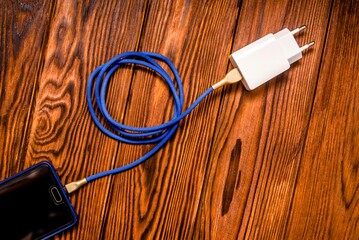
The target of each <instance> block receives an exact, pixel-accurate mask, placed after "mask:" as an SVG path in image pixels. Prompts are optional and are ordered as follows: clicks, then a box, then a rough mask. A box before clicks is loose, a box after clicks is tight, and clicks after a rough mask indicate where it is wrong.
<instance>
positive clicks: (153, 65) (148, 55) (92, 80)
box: [86, 52, 213, 182]
mask: <svg viewBox="0 0 359 240" xmlns="http://www.w3.org/2000/svg"><path fill="white" fill-rule="evenodd" d="M157 61H161V62H164V63H165V64H167V66H168V67H169V68H170V69H171V72H172V74H173V76H174V79H171V77H170V76H169V74H168V73H167V72H166V71H165V70H164V69H163V68H162V67H161V66H160V65H159V64H158V62H157ZM128 64H130V65H131V64H132V65H140V66H142V67H146V68H148V69H150V70H152V71H154V72H155V73H157V74H159V75H160V76H161V77H162V78H163V79H164V80H165V81H166V83H167V85H168V87H169V89H170V91H171V94H172V96H173V98H174V113H173V116H172V119H171V120H170V121H168V122H165V123H163V124H160V125H157V126H153V127H145V128H140V127H132V126H126V125H124V124H121V123H119V122H117V121H116V120H115V119H113V118H112V117H111V116H110V114H109V113H108V110H107V106H106V94H107V88H108V84H109V82H110V79H111V76H112V74H113V73H114V72H115V71H116V70H117V69H118V68H119V67H120V66H122V65H128ZM175 83H176V84H175ZM176 85H177V88H176ZM86 91H87V92H86V99H87V104H88V108H89V110H90V114H91V117H92V119H93V121H94V122H95V124H96V125H97V127H98V128H99V129H100V130H101V131H102V132H103V133H104V134H106V135H107V136H109V137H111V138H113V139H116V140H118V141H121V142H124V143H129V144H151V143H158V144H157V145H156V146H155V147H154V148H152V149H151V150H150V151H149V152H147V153H146V154H145V155H144V156H142V157H141V158H139V159H137V160H135V161H133V162H132V163H129V164H127V165H125V166H122V167H119V168H115V169H112V170H108V171H104V172H100V173H97V174H94V175H92V176H89V177H87V178H86V181H87V182H90V181H93V180H95V179H98V178H102V177H105V176H108V175H112V174H117V173H121V172H124V171H126V170H129V169H131V168H134V167H136V166H138V165H139V164H141V163H143V162H144V161H146V160H147V159H148V158H150V157H151V156H152V155H154V154H155V153H156V152H157V151H158V150H159V149H160V148H162V147H163V145H165V144H166V142H167V141H168V140H169V139H170V138H171V136H172V135H173V134H174V133H175V132H176V130H177V128H178V123H179V121H180V120H181V119H183V118H184V117H185V116H187V115H188V114H189V113H190V112H191V111H192V110H193V109H194V108H195V107H196V106H197V105H198V104H199V103H200V102H201V101H202V100H203V99H204V98H205V97H206V96H207V95H208V94H210V93H211V92H212V91H213V88H212V87H210V88H209V89H207V90H206V91H205V92H204V93H203V94H202V95H201V96H200V97H199V98H197V100H196V101H194V103H193V104H192V105H191V106H190V107H189V108H188V109H187V110H185V111H184V112H183V113H182V108H183V102H184V93H183V88H182V82H181V79H180V77H179V74H178V72H177V69H176V68H175V66H174V65H173V63H172V62H171V61H170V60H169V59H168V58H166V57H164V56H163V55H161V54H158V53H152V52H126V53H122V54H120V55H118V56H116V57H114V58H112V59H111V60H110V61H108V62H107V63H105V64H103V65H101V66H99V67H97V68H96V69H95V70H94V71H93V72H92V74H91V75H90V77H89V80H88V83H87V90H86ZM93 92H94V93H95V102H93V101H92V94H93ZM94 104H96V105H97V107H98V109H99V111H100V114H101V118H103V119H105V120H106V122H107V123H108V125H109V126H110V129H107V128H106V127H104V125H103V124H102V123H101V122H100V120H99V118H98V117H97V115H96V113H95V109H94Z"/></svg>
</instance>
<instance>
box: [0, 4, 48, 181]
mask: <svg viewBox="0 0 359 240" xmlns="http://www.w3.org/2000/svg"><path fill="white" fill-rule="evenodd" d="M51 8H52V6H51V3H50V2H48V1H38V2H36V4H31V3H24V4H20V3H19V2H11V1H2V4H1V6H0V11H1V16H0V25H1V33H0V55H1V58H0V146H1V147H0V156H1V157H0V180H2V179H4V178H6V177H9V176H11V175H13V174H15V173H16V172H18V171H20V170H22V169H23V161H24V158H25V153H26V145H27V141H28V136H29V131H28V126H29V124H30V123H31V117H30V116H31V112H32V109H33V95H34V92H35V91H36V88H37V79H38V77H39V74H40V73H41V70H42V67H43V61H44V59H43V51H44V48H45V47H46V44H47V35H48V23H49V21H50V18H51V14H52V9H51ZM29 45H32V46H33V47H31V48H29Z"/></svg>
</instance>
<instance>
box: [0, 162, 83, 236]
mask: <svg viewBox="0 0 359 240" xmlns="http://www.w3.org/2000/svg"><path fill="white" fill-rule="evenodd" d="M76 222H77V215H76V212H75V210H74V208H73V206H72V205H71V202H70V200H69V198H68V196H67V192H66V191H65V189H64V188H63V186H62V184H61V182H60V179H59V176H58V175H57V173H56V170H55V168H54V167H53V166H52V164H51V163H50V162H47V161H45V162H40V163H38V164H36V165H34V166H32V167H30V168H28V169H26V170H24V171H22V172H20V173H18V174H16V175H14V176H12V177H10V178H8V179H5V180H4V181H2V182H0V239H14V240H15V239H24V240H28V239H47V238H50V237H52V236H54V235H56V234H58V233H60V232H62V231H64V230H66V229H68V228H70V227H72V226H74V225H75V224H76Z"/></svg>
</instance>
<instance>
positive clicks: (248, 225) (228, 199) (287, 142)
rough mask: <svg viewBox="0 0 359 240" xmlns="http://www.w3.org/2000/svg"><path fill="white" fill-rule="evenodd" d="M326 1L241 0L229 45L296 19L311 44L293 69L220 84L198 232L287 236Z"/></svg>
mask: <svg viewBox="0 0 359 240" xmlns="http://www.w3.org/2000/svg"><path fill="white" fill-rule="evenodd" d="M330 7H331V2H330V1H316V2H313V1H296V2H295V3H294V2H292V1H261V2H258V1H244V2H243V3H242V7H241V12H240V17H239V21H238V26H237V31H236V39H235V44H234V49H239V48H241V47H243V46H245V45H247V44H248V43H250V42H252V41H254V40H256V39H258V38H260V37H262V36H264V35H266V34H268V33H270V32H272V33H275V32H277V31H278V30H280V29H282V28H283V27H288V28H290V29H294V28H295V27H299V26H300V25H301V24H307V25H308V30H306V31H305V32H304V33H303V34H301V35H300V36H298V37H297V39H298V42H299V43H300V44H301V45H302V44H304V43H307V42H309V41H310V40H315V41H316V45H315V48H314V49H313V50H312V51H309V52H308V53H307V54H305V56H304V59H302V60H301V61H300V62H299V63H296V64H294V65H293V66H292V67H291V70H290V71H288V72H286V73H285V74H283V75H281V76H279V77H277V78H276V79H274V80H272V81H271V82H269V83H267V84H265V85H263V86H261V87H260V88H258V89H256V90H254V91H251V92H246V91H242V89H243V87H242V86H241V85H237V86H231V87H229V88H227V89H225V90H223V91H227V92H228V94H226V95H225V96H224V98H223V100H222V103H221V105H220V107H221V110H220V114H219V115H218V123H217V126H218V127H217V128H216V132H215V134H214V142H213V148H212V152H211V154H210V157H209V162H210V164H209V167H208V170H207V175H206V177H205V179H206V180H207V181H206V184H205V187H204V190H203V195H202V199H201V205H200V211H199V213H198V216H197V229H199V230H198V231H196V235H195V238H215V239H216V238H220V239H237V238H238V239H243V238H249V239H262V238H266V239H281V238H283V237H284V234H285V225H286V221H287V219H288V217H289V210H290V207H291V201H292V194H293V192H294V189H295V179H296V175H297V172H298V168H299V163H300V156H301V152H302V150H303V146H304V140H305V136H306V129H307V126H308V122H309V116H310V110H311V105H312V102H313V97H314V92H315V87H316V80H317V75H318V71H319V64H320V59H321V51H322V48H323V44H324V41H325V32H326V27H325V26H326V25H327V22H328V17H329V13H330ZM313 13H315V15H313ZM249 19H250V24H248V20H249ZM323 26H324V27H323ZM258 71H260V69H258Z"/></svg>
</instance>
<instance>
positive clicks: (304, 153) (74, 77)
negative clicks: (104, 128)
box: [0, 0, 359, 239]
mask: <svg viewBox="0 0 359 240" xmlns="http://www.w3.org/2000/svg"><path fill="white" fill-rule="evenodd" d="M358 6H359V2H358V1H357V0H352V1H341V0H319V1H310V0H296V1H293V0H283V1H277V0H268V1H237V0H233V1H225V0H220V1H205V2H202V1H185V0H166V1H149V0H136V1H78V2H75V1H70V0H63V1H26V2H25V1H2V2H1V6H0V11H1V12H0V13H1V16H0V23H1V33H0V51H1V58H0V59H1V60H0V154H1V158H0V180H2V179H4V178H6V177H9V176H11V175H12V174H14V173H15V172H17V171H19V170H22V169H24V168H26V167H28V166H30V165H32V164H34V163H37V162H39V161H41V160H45V159H47V160H50V161H52V163H53V164H54V165H55V167H56V169H57V170H58V172H59V174H60V176H61V179H62V181H63V183H67V182H70V181H72V180H78V179H81V178H84V177H86V176H89V175H91V174H95V173H97V172H101V171H103V170H107V169H112V168H114V167H118V166H123V165H124V164H127V163H129V162H132V161H133V160H135V159H137V158H138V157H140V156H142V155H143V154H144V153H146V152H147V151H149V150H150V149H151V148H152V147H153V146H152V145H146V146H133V145H127V144H123V143H118V142H117V141H114V140H112V139H110V138H108V137H106V136H105V135H104V134H103V133H101V132H100V131H99V129H97V128H96V127H95V124H94V123H93V121H92V119H91V117H90V115H89V113H88V110H87V106H86V101H85V91H86V89H85V88H86V83H87V79H88V77H89V75H90V73H91V72H92V71H93V70H94V69H95V68H96V67H97V66H99V65H100V64H102V63H104V62H106V61H108V60H109V59H111V58H112V57H114V56H116V55H117V54H119V53H122V52H125V51H153V52H159V53H161V54H163V55H165V56H166V57H168V58H169V59H171V60H172V61H173V63H174V65H175V66H176V67H177V68H178V70H179V72H180V75H181V77H182V81H183V84H184V91H185V106H184V108H187V107H188V106H189V105H190V104H191V103H192V102H193V101H194V100H195V99H196V98H197V97H198V96H199V95H200V94H201V93H202V92H203V91H205V90H206V89H207V88H208V87H209V86H210V85H212V84H213V83H215V82H216V81H217V80H219V79H221V78H222V77H223V76H224V75H225V74H226V72H227V71H228V70H229V69H230V68H231V66H230V64H229V62H228V55H229V54H230V53H231V52H233V51H234V50H237V49H239V48H241V47H244V46H245V45H247V44H248V43H250V42H252V41H254V40H256V39H258V38H260V37H262V36H264V35H266V34H268V33H270V32H272V33H274V32H277V31H278V30H280V29H282V28H284V27H288V28H290V29H293V28H295V27H298V26H300V25H302V24H306V25H307V26H308V29H307V30H306V31H304V32H303V33H301V34H300V35H299V36H297V37H296V39H297V40H298V42H299V44H300V45H303V44H304V43H307V42H309V41H311V40H314V41H315V42H316V43H315V47H314V48H313V49H312V50H310V51H308V52H306V53H305V54H304V56H303V59H302V60H300V61H299V62H298V63H295V64H293V66H292V67H291V70H290V71H288V72H286V73H284V74H283V75H281V76H279V77H277V78H276V79H274V80H272V81H270V82H269V83H267V84H265V85H263V86H261V87H260V88H258V89H256V90H254V91H251V92H247V91H245V90H244V88H243V86H242V84H237V85H233V86H227V87H224V88H223V89H221V90H218V91H216V92H214V93H213V94H211V95H210V96H209V97H208V98H207V99H205V101H204V102H202V103H201V104H200V105H199V107H198V108H197V109H196V110H195V111H194V112H193V113H192V114H191V115H189V116H188V117H187V118H185V119H184V120H183V121H182V122H181V123H180V126H179V129H178V132H177V133H176V135H175V136H174V137H173V138H172V139H171V140H170V141H169V142H168V143H167V145H166V146H165V147H164V148H163V149H161V150H160V151H159V152H158V153H157V154H156V155H155V156H153V157H152V158H151V159H149V160H148V161H147V162H145V163H144V164H142V165H140V166H139V167H137V168H135V169H133V170H130V171H127V172H125V173H122V174H119V175H116V176H112V177H108V178H104V179H100V180H97V181H95V182H93V183H91V184H90V185H88V186H86V187H84V188H83V189H81V190H80V191H79V192H78V193H76V194H74V195H73V196H71V200H72V202H73V204H74V206H75V208H76V211H77V212H78V214H79V217H80V221H79V224H78V226H76V227H75V228H73V229H71V230H69V231H67V232H65V233H63V234H61V235H59V236H57V237H56V239H140V238H141V239H358V236H359V227H358V219H359V218H358V217H359V206H358V203H359V194H358V188H359V187H358V186H359V175H358V166H359V157H358V156H359V152H358V149H359V120H358V116H359V111H358V109H359V106H358V103H359V98H358V91H359V84H358V79H359V75H358V73H359V69H358V64H357V62H358V55H359V53H358V42H359V41H358V34H359V29H358V26H359V24H358V19H359V16H358V13H359V9H358ZM259 70H260V69H259ZM107 103H108V107H109V112H110V113H111V114H112V116H113V117H114V118H115V119H117V120H118V121H120V122H124V123H125V124H128V125H133V126H153V125H156V124H159V123H162V122H164V121H166V120H168V119H170V118H171V115H172V110H173V106H172V105H173V102H172V98H171V96H170V94H169V91H168V89H167V86H166V85H165V83H164V82H163V81H162V80H161V79H160V78H159V77H158V76H156V75H154V74H152V73H151V72H149V71H147V70H146V69H144V68H139V67H135V68H133V67H130V66H129V67H123V68H121V69H119V70H118V71H117V72H116V73H115V74H114V76H113V77H112V82H111V83H110V87H109V92H108V98H107ZM0 238H1V236H0Z"/></svg>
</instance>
